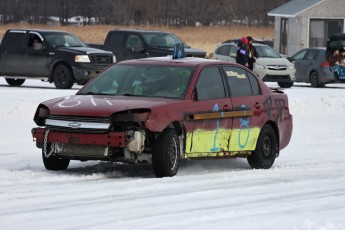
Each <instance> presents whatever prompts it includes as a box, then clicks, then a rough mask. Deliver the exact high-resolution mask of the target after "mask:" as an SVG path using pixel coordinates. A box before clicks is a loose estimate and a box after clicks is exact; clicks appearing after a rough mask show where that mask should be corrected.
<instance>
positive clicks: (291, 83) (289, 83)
mask: <svg viewBox="0 0 345 230" xmlns="http://www.w3.org/2000/svg"><path fill="white" fill-rule="evenodd" d="M293 83H294V82H293V81H290V82H278V85H279V86H280V87H281V88H291V87H292V86H293Z"/></svg>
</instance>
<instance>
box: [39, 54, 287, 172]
mask: <svg viewBox="0 0 345 230" xmlns="http://www.w3.org/2000/svg"><path fill="white" fill-rule="evenodd" d="M34 121H35V123H36V124H37V125H38V126H39V127H36V128H33V129H32V136H33V138H34V141H36V146H37V147H38V148H40V149H42V158H43V163H44V166H45V168H46V169H48V170H65V169H67V167H68V165H69V162H70V160H81V161H86V160H100V161H110V162H127V163H141V162H143V163H151V164H152V168H153V171H154V174H155V175H156V176H157V177H166V176H174V175H176V173H177V171H178V168H179V162H180V161H181V160H183V159H205V158H224V157H245V158H247V161H248V163H249V165H250V166H251V167H252V168H257V169H268V168H270V167H271V166H272V165H273V163H274V161H275V158H276V157H277V156H278V155H279V152H280V150H282V149H283V148H285V147H286V146H287V145H288V144H289V142H290V138H291V134H292V115H291V114H290V111H289V105H288V98H287V95H286V94H285V93H284V92H282V91H281V90H279V89H277V88H276V89H273V88H269V87H268V86H267V85H266V84H265V83H263V82H262V81H261V80H260V79H259V78H258V77H257V76H256V75H255V74H253V73H252V72H251V71H250V70H248V69H247V68H245V67H242V66H240V65H237V64H235V63H228V62H222V61H216V60H207V59H200V58H182V59H172V58H171V57H159V58H146V59H139V60H129V61H123V62H119V63H117V64H114V65H112V66H110V67H109V68H107V69H106V70H104V71H103V72H102V73H100V74H99V75H98V76H97V77H95V78H93V79H92V80H91V81H89V82H88V83H87V84H86V85H85V86H84V87H83V88H82V89H80V90H79V91H78V92H77V93H76V95H71V96H67V97H61V98H56V99H52V100H49V101H46V102H43V103H41V104H39V105H38V108H37V110H36V113H35V116H34Z"/></svg>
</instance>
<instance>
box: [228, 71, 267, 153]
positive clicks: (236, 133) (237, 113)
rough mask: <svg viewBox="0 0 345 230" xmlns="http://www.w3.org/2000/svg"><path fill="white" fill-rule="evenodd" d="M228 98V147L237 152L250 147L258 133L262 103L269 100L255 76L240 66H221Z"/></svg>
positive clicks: (263, 113) (264, 103) (262, 113)
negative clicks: (229, 136) (229, 102)
mask: <svg viewBox="0 0 345 230" xmlns="http://www.w3.org/2000/svg"><path fill="white" fill-rule="evenodd" d="M223 70H224V73H225V76H226V79H227V83H228V87H229V92H230V98H231V102H232V111H231V112H232V118H233V120H232V127H231V138H230V142H229V151H231V152H233V153H236V154H241V152H248V151H252V150H254V149H255V147H256V141H257V139H258V136H259V134H260V128H261V127H262V121H263V118H264V116H265V106H267V107H269V106H268V105H266V104H267V103H270V102H269V100H268V99H267V96H263V95H261V93H260V88H259V84H258V79H257V77H255V76H254V75H253V74H252V73H250V72H249V71H247V70H245V69H244V68H241V67H236V66H224V67H223Z"/></svg>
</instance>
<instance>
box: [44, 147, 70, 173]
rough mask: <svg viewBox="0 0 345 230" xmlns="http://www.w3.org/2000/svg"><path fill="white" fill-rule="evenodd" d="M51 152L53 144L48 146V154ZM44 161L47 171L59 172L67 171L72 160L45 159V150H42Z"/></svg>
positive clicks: (51, 157)
mask: <svg viewBox="0 0 345 230" xmlns="http://www.w3.org/2000/svg"><path fill="white" fill-rule="evenodd" d="M50 150H51V144H47V149H46V152H47V153H49V152H50ZM42 159H43V164H44V167H45V168H46V169H47V170H52V171H59V170H66V169H67V167H68V165H69V162H70V160H68V159H60V158H57V157H55V156H49V157H48V158H47V157H45V154H44V148H43V149H42Z"/></svg>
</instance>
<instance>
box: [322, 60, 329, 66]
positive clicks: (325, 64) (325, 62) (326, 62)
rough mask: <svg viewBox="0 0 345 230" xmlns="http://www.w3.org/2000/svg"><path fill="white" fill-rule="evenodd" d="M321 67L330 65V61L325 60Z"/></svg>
mask: <svg viewBox="0 0 345 230" xmlns="http://www.w3.org/2000/svg"><path fill="white" fill-rule="evenodd" d="M320 67H329V63H328V61H324V62H322V63H321V65H320Z"/></svg>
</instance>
